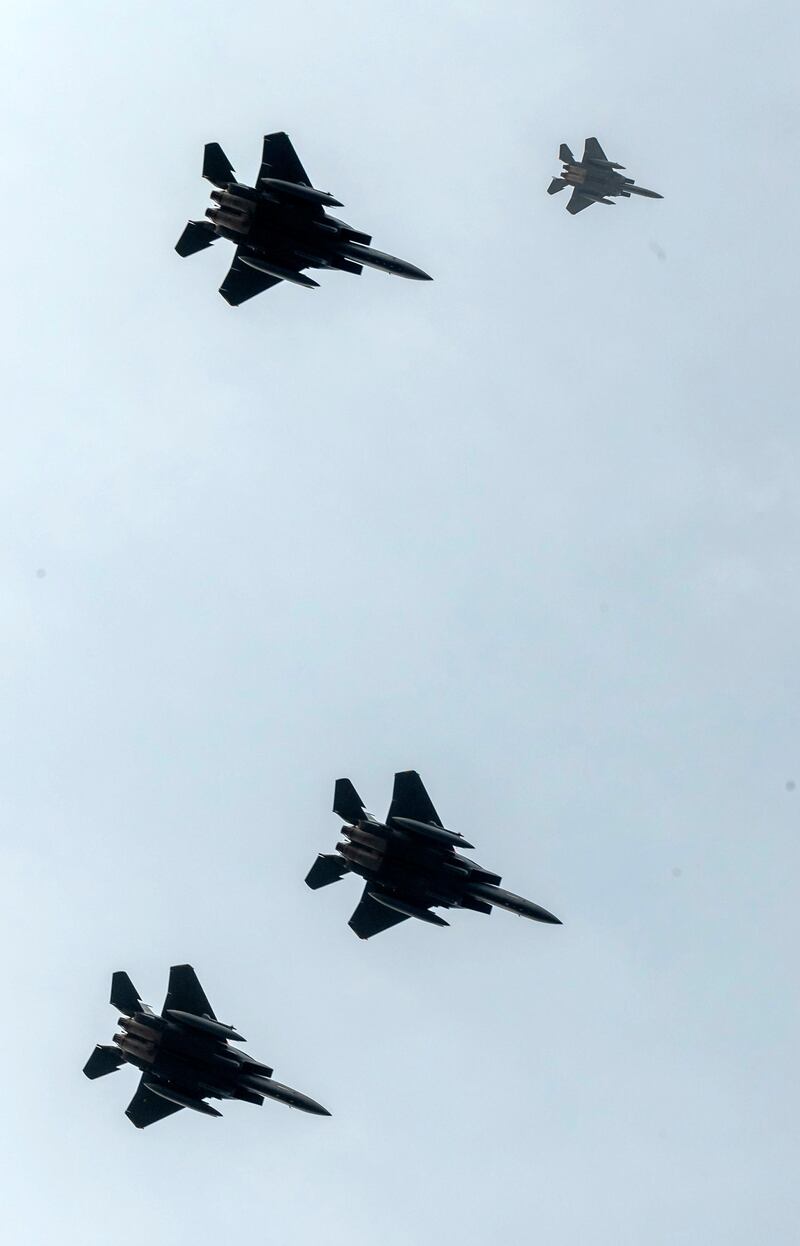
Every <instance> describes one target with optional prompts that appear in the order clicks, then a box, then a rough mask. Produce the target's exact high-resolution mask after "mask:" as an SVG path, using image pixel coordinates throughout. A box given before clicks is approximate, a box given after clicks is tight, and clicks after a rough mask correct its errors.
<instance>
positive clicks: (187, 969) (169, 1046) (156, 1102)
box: [83, 965, 330, 1129]
mask: <svg viewBox="0 0 800 1246" xmlns="http://www.w3.org/2000/svg"><path fill="white" fill-rule="evenodd" d="M111 1003H112V1004H113V1005H114V1007H115V1008H116V1009H117V1011H118V1012H121V1013H122V1016H121V1018H120V1020H119V1021H118V1023H117V1024H118V1025H119V1028H120V1030H121V1031H122V1033H120V1034H115V1035H114V1040H113V1041H114V1044H115V1046H113V1047H110V1046H108V1047H107V1046H101V1045H98V1046H97V1047H95V1049H94V1051H93V1052H92V1054H91V1056H90V1057H89V1059H88V1060H87V1062H86V1065H85V1067H84V1070H83V1071H84V1073H85V1074H86V1076H87V1077H89V1078H91V1079H92V1080H94V1079H95V1078H97V1077H105V1076H106V1074H107V1073H113V1072H114V1071H115V1070H116V1069H118V1068H119V1067H120V1065H122V1064H126V1063H127V1064H133V1065H135V1067H136V1068H137V1069H141V1071H142V1076H141V1079H140V1081H139V1087H138V1089H137V1091H136V1094H135V1095H134V1096H133V1098H132V1099H131V1101H130V1103H129V1104H128V1107H127V1109H126V1111H125V1115H126V1116H127V1118H128V1120H129V1121H132V1122H133V1124H134V1125H135V1126H136V1127H137V1129H144V1128H145V1127H146V1126H147V1125H152V1124H153V1123H154V1122H155V1121H160V1120H163V1118H164V1117H165V1116H171V1115H172V1114H173V1112H179V1111H180V1110H181V1108H190V1109H191V1110H192V1111H193V1112H201V1113H202V1114H203V1115H204V1116H221V1115H222V1113H221V1112H218V1111H217V1109H216V1108H212V1107H211V1105H210V1104H208V1103H206V1099H241V1100H243V1101H244V1102H245V1103H257V1104H261V1103H263V1102H264V1099H265V1098H267V1099H277V1100H279V1102H281V1103H287V1104H288V1105H289V1107H293V1108H299V1109H300V1111H301V1112H312V1113H313V1114H314V1115H315V1116H330V1112H328V1111H327V1110H326V1109H325V1108H324V1107H322V1106H321V1104H319V1103H316V1102H315V1101H314V1100H313V1099H309V1097H308V1095H304V1094H301V1092H300V1091H299V1090H292V1089H291V1087H290V1086H282V1085H281V1083H280V1082H276V1081H273V1080H272V1069H271V1068H269V1067H268V1066H267V1065H266V1064H261V1063H260V1062H259V1061H258V1060H254V1059H253V1057H252V1056H249V1055H247V1053H246V1052H244V1051H239V1049H238V1048H236V1047H231V1046H230V1041H231V1040H233V1041H234V1042H239V1043H243V1042H245V1039H244V1038H242V1035H241V1034H237V1032H236V1030H235V1029H234V1028H233V1026H232V1025H223V1023H222V1022H221V1021H218V1020H217V1018H216V1017H215V1015H214V1013H213V1011H212V1008H211V1005H210V1004H209V1002H208V1000H207V998H206V995H205V992H204V991H203V988H202V987H201V985H200V983H199V982H198V980H197V974H196V973H195V971H194V969H192V966H191V965H173V966H172V968H171V969H170V971H169V989H168V990H167V998H166V999H165V1001H164V1009H163V1012H162V1015H161V1016H158V1015H157V1014H156V1013H154V1012H153V1010H152V1008H150V1006H149V1005H148V1004H145V1003H143V1002H142V1000H141V999H140V998H139V992H138V991H137V990H136V988H135V986H134V985H133V983H132V982H131V980H130V978H129V977H128V975H127V974H126V973H115V974H114V975H113V977H112V979H111Z"/></svg>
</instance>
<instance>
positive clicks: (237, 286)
mask: <svg viewBox="0 0 800 1246" xmlns="http://www.w3.org/2000/svg"><path fill="white" fill-rule="evenodd" d="M280 280H281V279H280V277H270V276H268V275H267V273H260V272H258V271H257V270H256V269H255V268H251V267H250V266H249V264H243V263H242V261H241V260H240V259H239V251H238V248H237V251H236V258H235V259H234V261H233V263H232V264H231V266H230V268H229V269H228V275H227V277H226V278H225V280H224V281H223V283H222V285H221V286H220V288H219V292H220V294H221V295H222V297H223V298H224V300H225V302H226V303H229V304H230V305H231V307H238V306H239V304H240V303H244V302H246V301H247V299H251V298H254V297H255V295H256V294H263V293H264V291H265V290H271V289H272V287H273V286H277V285H279V284H280Z"/></svg>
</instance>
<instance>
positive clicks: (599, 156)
mask: <svg viewBox="0 0 800 1246" xmlns="http://www.w3.org/2000/svg"><path fill="white" fill-rule="evenodd" d="M587 160H608V156H607V155H606V153H605V152H604V151H603V149H602V147H601V146H600V144H599V143H598V141H597V139H596V138H587V140H586V144H585V146H584V148H583V160H582V162H581V163H582V164H586V161H587Z"/></svg>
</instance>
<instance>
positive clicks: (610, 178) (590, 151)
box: [547, 138, 664, 216]
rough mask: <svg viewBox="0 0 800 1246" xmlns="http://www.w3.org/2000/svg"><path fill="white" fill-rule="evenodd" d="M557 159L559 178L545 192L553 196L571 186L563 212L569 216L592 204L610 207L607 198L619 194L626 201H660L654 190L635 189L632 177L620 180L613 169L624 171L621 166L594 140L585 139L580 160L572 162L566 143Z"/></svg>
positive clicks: (562, 145)
mask: <svg viewBox="0 0 800 1246" xmlns="http://www.w3.org/2000/svg"><path fill="white" fill-rule="evenodd" d="M558 158H559V160H561V161H562V163H563V165H564V168H563V170H562V173H561V177H554V178H553V180H552V182H551V183H550V185H549V186H548V188H547V193H548V195H557V194H558V192H559V191H560V190H563V189H564V187H565V186H572V187H573V191H572V197H571V199H570V201H569V203H568V204H567V211H568V212H571V213H572V215H573V216H575V215H576V213H578V212H582V211H583V209H584V208H588V207H591V205H592V204H593V203H605V204H606V205H607V206H608V205H611V204H613V202H614V200H613V198H610V196H617V195H621V196H622V198H623V199H630V197H631V195H644V197H645V198H646V199H663V198H664V196H663V195H659V194H658V193H657V192H656V191H654V190H645V188H644V187H643V186H637V185H636V184H635V183H634V180H633V178H632V177H623V176H622V174H621V173H618V172H617V169H624V167H625V166H624V165H622V164H615V163H614V162H613V161H612V160H609V159H608V158H607V156H606V153H605V152H604V151H603V149H602V147H601V146H600V144H599V143H598V141H597V139H596V138H587V140H586V145H585V147H584V149H583V159H582V160H576V159H575V157H574V156H573V154H572V152H571V151H570V149H569V147H567V144H566V143H562V144H561V146H560V147H559V149H558Z"/></svg>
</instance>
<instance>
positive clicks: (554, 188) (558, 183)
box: [547, 177, 567, 195]
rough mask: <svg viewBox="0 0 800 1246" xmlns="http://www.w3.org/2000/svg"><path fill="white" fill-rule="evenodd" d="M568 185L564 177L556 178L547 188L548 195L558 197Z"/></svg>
mask: <svg viewBox="0 0 800 1246" xmlns="http://www.w3.org/2000/svg"><path fill="white" fill-rule="evenodd" d="M566 185H567V183H566V182H565V181H564V179H563V177H554V178H553V180H552V182H551V183H550V185H549V186H548V187H547V193H548V195H557V194H558V192H559V191H560V190H563V189H564V187H565V186H566Z"/></svg>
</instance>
